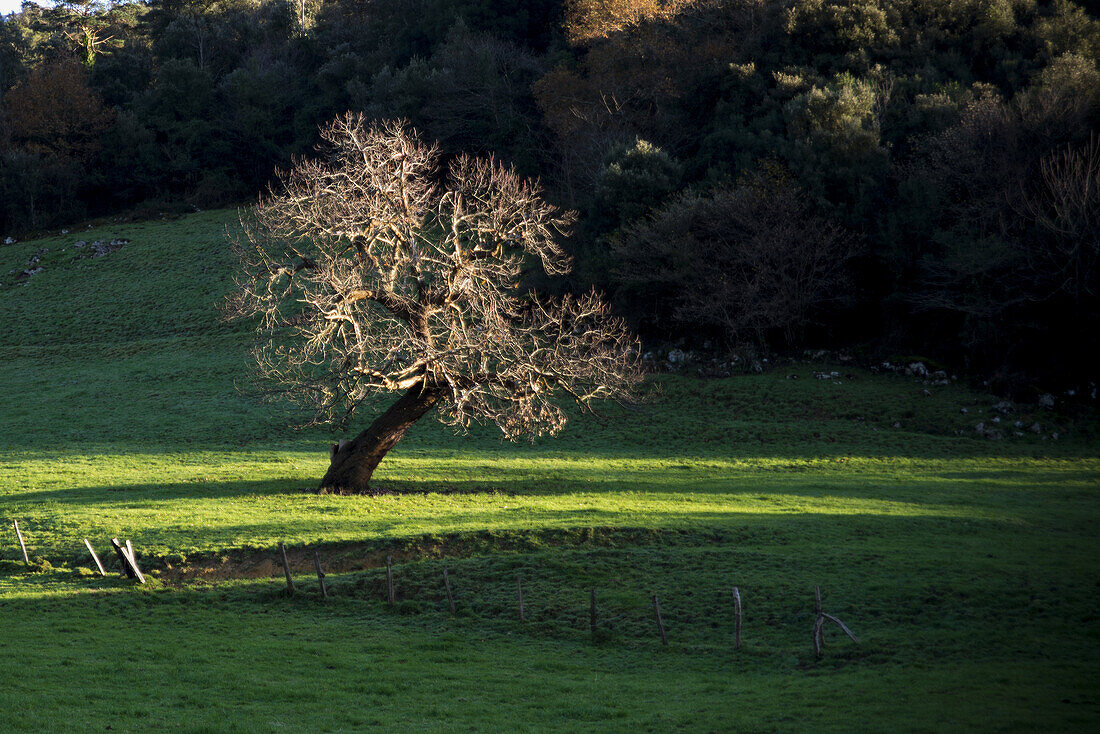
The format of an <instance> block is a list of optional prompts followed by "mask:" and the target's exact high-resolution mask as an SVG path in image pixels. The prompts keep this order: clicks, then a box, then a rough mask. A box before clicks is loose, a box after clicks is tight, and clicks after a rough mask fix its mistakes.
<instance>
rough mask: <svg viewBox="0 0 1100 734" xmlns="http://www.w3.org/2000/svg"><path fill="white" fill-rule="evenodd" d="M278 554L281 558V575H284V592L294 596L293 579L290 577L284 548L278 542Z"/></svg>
mask: <svg viewBox="0 0 1100 734" xmlns="http://www.w3.org/2000/svg"><path fill="white" fill-rule="evenodd" d="M279 554H280V555H282V557H283V573H284V574H286V590H287V593H288V594H290V595H291V596H294V579H292V578H291V577H290V562H289V561H288V560H287V559H286V546H285V545H283V543H282V541H280V542H279Z"/></svg>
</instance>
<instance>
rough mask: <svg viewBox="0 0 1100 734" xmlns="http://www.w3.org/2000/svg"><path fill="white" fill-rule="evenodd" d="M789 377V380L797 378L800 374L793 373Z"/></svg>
mask: <svg viewBox="0 0 1100 734" xmlns="http://www.w3.org/2000/svg"><path fill="white" fill-rule="evenodd" d="M787 379H788V380H797V379H798V375H793V374H792V375H787Z"/></svg>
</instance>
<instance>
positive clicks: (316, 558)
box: [12, 520, 859, 656]
mask: <svg viewBox="0 0 1100 734" xmlns="http://www.w3.org/2000/svg"><path fill="white" fill-rule="evenodd" d="M12 524H13V526H14V528H15V536H16V537H17V538H18V539H19V549H20V550H21V551H22V552H23V563H25V564H26V565H27V566H30V564H31V559H30V556H29V554H28V553H27V543H26V541H25V540H24V538H23V531H22V530H21V529H20V528H19V520H14V521H13V523H12ZM84 545H85V546H87V548H88V552H89V553H90V554H91V555H92V560H93V561H95V565H96V568H97V569H99V573H100V575H101V576H106V575H107V571H106V570H105V569H104V568H103V563H102V562H101V561H100V560H99V555H97V554H96V552H95V548H93V547H92V544H91V542H90V541H89V540H88V539H87V538H84ZM111 547H112V548H113V549H114V551H115V555H117V556H118V558H119V561H120V565H121V568H122V573H123V575H124V576H126V577H127V578H131V579H134V580H136V581H137V582H138V583H141V584H144V583H145V576H144V575H143V574H142V572H141V568H140V567H139V566H138V563H137V554H136V553H135V552H134V546H133V544H132V543H131V542H130V541H129V539H127V540H126V542H125V544H123V543H122V542H121V541H120V540H119V539H118V538H111ZM279 555H280V556H281V560H282V564H283V572H284V573H285V574H286V588H287V592H288V593H289V594H290V595H291V596H293V595H294V579H293V577H292V576H291V575H290V562H289V561H288V560H287V556H286V546H285V545H284V544H283V543H281V542H280V543H279ZM313 562H314V565H315V566H316V568H317V581H318V584H319V585H320V588H321V596H322V597H323V598H325V599H328V587H327V586H326V584H325V576H326V574H325V572H324V569H323V568H322V566H321V553H320V551H314V552H313ZM443 587H444V589H445V590H446V592H447V606H448V608H449V609H450V611H451V614H454V613H455V599H454V593H453V592H452V591H451V577H450V574H449V573H448V572H447V569H446V567H444V569H443ZM386 601H387V602H388V603H389V604H390V606H393V605H394V604H396V602H397V595H396V592H395V588H394V583H393V556H386ZM516 601H517V604H518V606H519V621H520V622H526V621H527V615H526V612H525V610H524V606H523V578H522V576H521V575H520V574H516ZM733 609H734V649H737V650H740V649H741V619H742V617H741V591H740V589H738V588H737V587H736V586H734V587H733ZM653 615H654V617H655V619H656V622H657V633H658V634H659V635H660V637H661V644H662V645H668V634H667V632H666V631H665V623H664V620H663V619H662V618H661V600H660V599H659V598H658V597H657V595H656V594H654V595H653ZM826 622H832V623H833V624H835V625H837V626H838V627H840V629H841V630H843V631H844V634H846V635H848V637H850V638H851V639H852V640H853V641H854V642H859V638H857V637H856V636H855V635H854V634H853V633H852V631H851V630H850V629H848V627H847V625H845V624H844V623H843V622H841V621H840V620H839V619H837V618H836V617H835V616H833V615H832V614H828V613H826V612H825V611H823V609H822V606H821V587H820V586H815V587H814V627H813V637H812V640H813V648H814V654H815V655H817V656H820V655H821V654H822V651H823V649H824V647H825V623H826ZM588 624H589V630H590V632H591V634H592V637H593V638H595V636H596V628H597V625H598V616H597V610H596V590H595V589H591V590H590V593H589V610H588Z"/></svg>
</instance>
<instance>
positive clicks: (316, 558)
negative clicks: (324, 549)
mask: <svg viewBox="0 0 1100 734" xmlns="http://www.w3.org/2000/svg"><path fill="white" fill-rule="evenodd" d="M313 562H314V563H316V564H317V581H318V582H319V583H320V584H321V597H322V598H324V599H328V589H327V588H325V572H324V571H323V570H322V569H321V551H313Z"/></svg>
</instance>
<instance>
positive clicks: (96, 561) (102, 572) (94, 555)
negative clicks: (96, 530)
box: [84, 538, 107, 576]
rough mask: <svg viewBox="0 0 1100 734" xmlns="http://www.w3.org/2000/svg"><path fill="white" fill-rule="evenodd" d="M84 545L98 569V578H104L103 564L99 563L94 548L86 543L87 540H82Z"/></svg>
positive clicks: (105, 573)
mask: <svg viewBox="0 0 1100 734" xmlns="http://www.w3.org/2000/svg"><path fill="white" fill-rule="evenodd" d="M84 545H86V546H88V552H89V553H91V554H92V560H93V561H95V565H96V568H98V569H99V575H100V576H106V575H107V572H106V571H104V570H103V564H102V563H100V562H99V556H97V555H96V552H95V548H93V547H92V544H91V543H89V542H88V539H87V538H85V539H84Z"/></svg>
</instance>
